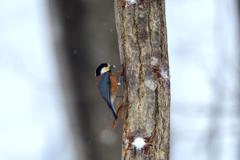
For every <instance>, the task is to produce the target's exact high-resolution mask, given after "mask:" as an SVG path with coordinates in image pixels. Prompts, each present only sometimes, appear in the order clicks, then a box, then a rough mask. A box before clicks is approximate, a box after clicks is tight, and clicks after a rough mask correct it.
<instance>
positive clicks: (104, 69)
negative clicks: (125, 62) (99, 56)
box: [101, 67, 110, 74]
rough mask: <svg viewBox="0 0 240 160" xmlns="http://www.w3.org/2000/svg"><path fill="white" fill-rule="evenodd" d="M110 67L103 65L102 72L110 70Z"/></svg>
mask: <svg viewBox="0 0 240 160" xmlns="http://www.w3.org/2000/svg"><path fill="white" fill-rule="evenodd" d="M109 70H110V69H109V68H108V67H103V68H102V70H101V74H103V73H105V72H108V71H109Z"/></svg>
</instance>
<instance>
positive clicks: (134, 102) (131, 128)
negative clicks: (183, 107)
mask: <svg viewBox="0 0 240 160" xmlns="http://www.w3.org/2000/svg"><path fill="white" fill-rule="evenodd" d="M115 17H116V26H117V32H118V43H119V50H120V57H121V63H122V76H124V78H123V79H124V88H125V90H124V94H123V95H124V106H125V107H124V125H123V146H122V159H124V160H125V159H154V160H155V159H157V160H160V159H161V160H167V159H169V148H170V144H169V142H170V80H169V62H168V51H167V29H166V16H165V1H164V0H145V1H144V0H137V1H134V0H128V1H125V0H115ZM138 137H139V138H143V140H144V142H145V143H143V145H142V146H141V144H139V145H140V146H138V145H137V144H136V143H137V142H136V141H135V140H136V139H137V138H138Z"/></svg>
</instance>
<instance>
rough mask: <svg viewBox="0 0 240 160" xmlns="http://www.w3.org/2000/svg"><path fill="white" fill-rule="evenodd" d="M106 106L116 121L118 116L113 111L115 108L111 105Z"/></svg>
mask: <svg viewBox="0 0 240 160" xmlns="http://www.w3.org/2000/svg"><path fill="white" fill-rule="evenodd" d="M108 106H109V108H110V109H111V110H112V113H113V116H114V118H115V120H117V119H118V115H117V113H116V111H115V108H114V106H113V104H112V103H110V104H109V105H108Z"/></svg>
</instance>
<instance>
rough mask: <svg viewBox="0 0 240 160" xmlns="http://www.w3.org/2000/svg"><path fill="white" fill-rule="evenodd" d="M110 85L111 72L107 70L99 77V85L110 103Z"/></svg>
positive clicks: (105, 98)
mask: <svg viewBox="0 0 240 160" xmlns="http://www.w3.org/2000/svg"><path fill="white" fill-rule="evenodd" d="M110 85H111V84H110V76H109V74H108V73H107V72H106V73H103V74H102V75H101V76H100V77H99V79H98V85H97V86H98V89H99V91H100V93H101V95H102V97H103V99H104V100H105V101H106V102H107V104H108V105H110V104H111V95H110Z"/></svg>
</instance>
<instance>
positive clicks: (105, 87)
mask: <svg viewBox="0 0 240 160" xmlns="http://www.w3.org/2000/svg"><path fill="white" fill-rule="evenodd" d="M110 83H111V82H110V75H109V74H108V73H107V72H106V73H103V74H102V75H101V76H100V77H99V79H98V85H97V86H98V89H99V91H100V93H101V95H102V97H103V99H104V100H105V101H106V103H107V105H108V107H109V108H110V109H111V110H112V112H113V114H114V117H115V119H117V116H116V112H115V109H114V106H113V104H112V101H111V94H110V85H111V84H110Z"/></svg>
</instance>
